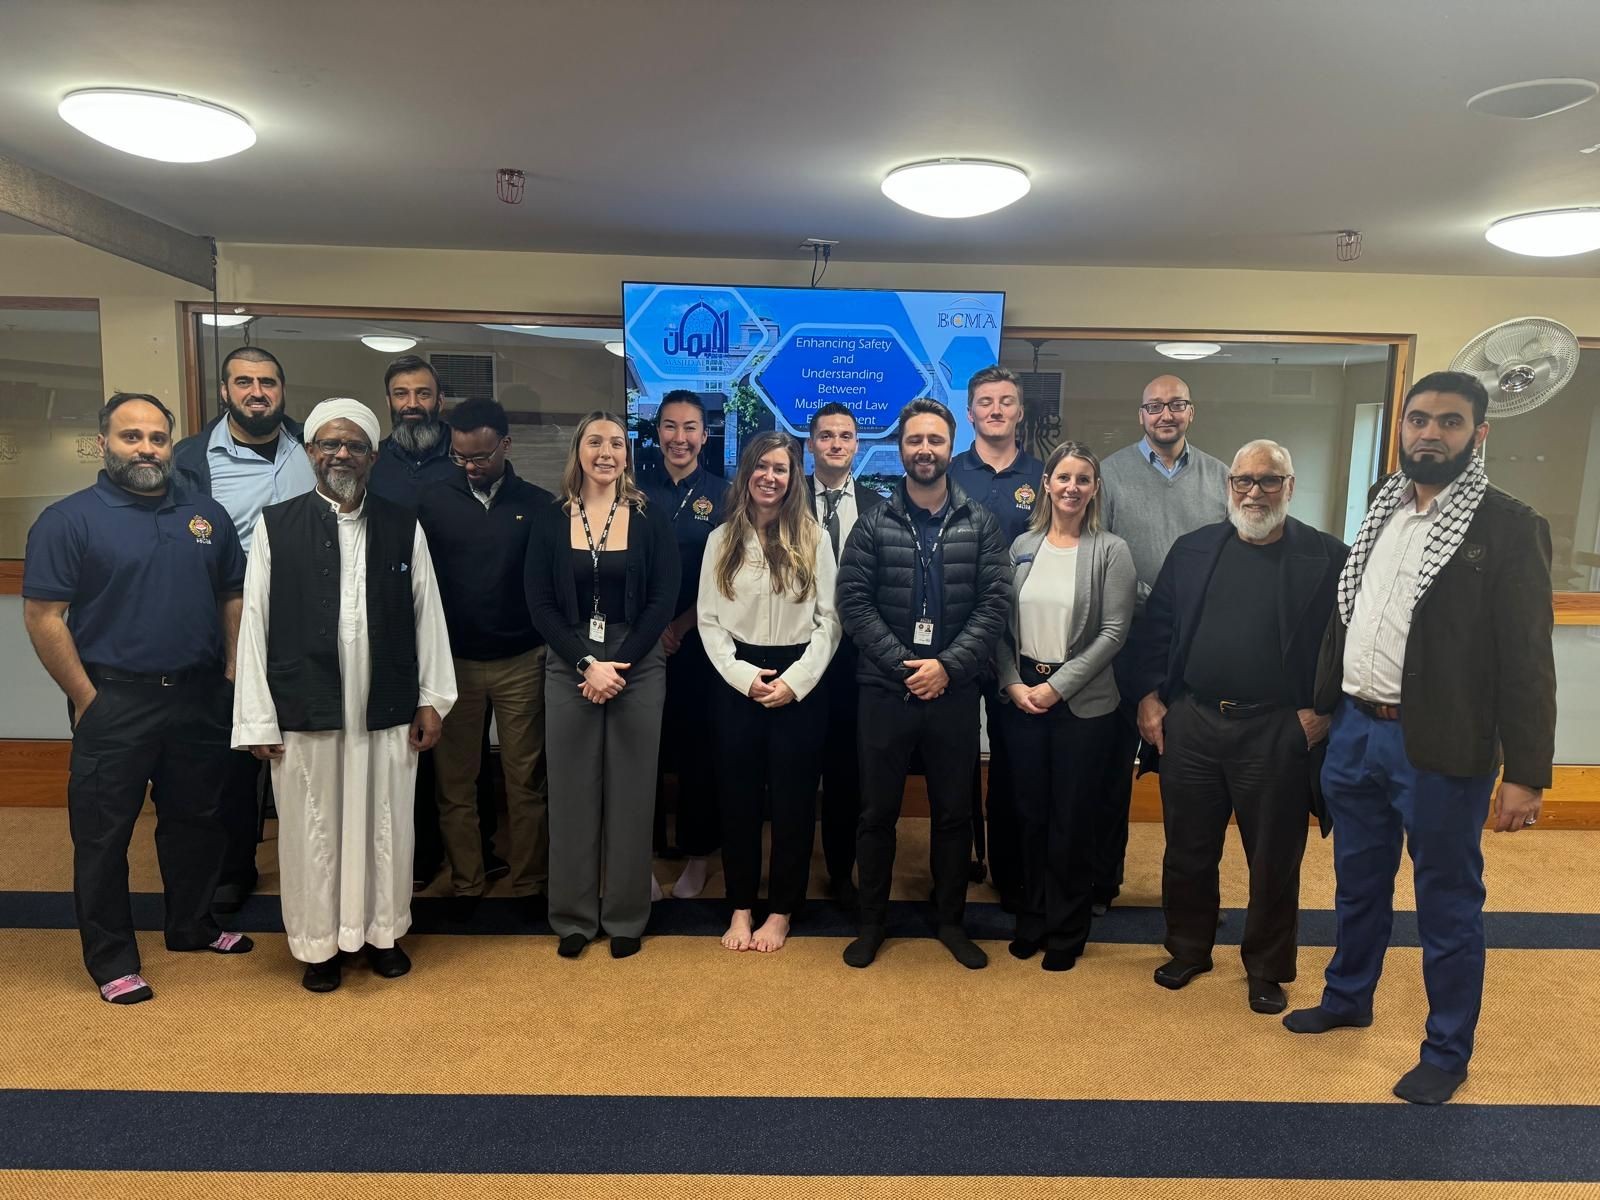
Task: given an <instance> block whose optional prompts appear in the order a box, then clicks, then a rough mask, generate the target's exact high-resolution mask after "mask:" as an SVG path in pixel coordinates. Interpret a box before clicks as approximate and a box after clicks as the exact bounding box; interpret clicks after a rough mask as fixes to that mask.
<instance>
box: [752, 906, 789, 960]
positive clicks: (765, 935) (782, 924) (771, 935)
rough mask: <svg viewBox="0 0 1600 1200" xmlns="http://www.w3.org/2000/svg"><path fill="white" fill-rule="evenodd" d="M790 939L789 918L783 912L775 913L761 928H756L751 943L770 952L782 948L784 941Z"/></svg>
mask: <svg viewBox="0 0 1600 1200" xmlns="http://www.w3.org/2000/svg"><path fill="white" fill-rule="evenodd" d="M788 940H789V918H788V917H786V916H784V915H783V914H782V913H773V914H772V915H771V916H770V917H768V918H767V919H766V920H765V921H763V922H762V923H761V928H760V929H758V930H756V932H755V936H754V937H752V938H751V940H750V945H751V946H752V947H753V948H754V949H757V950H760V951H761V952H762V953H764V954H769V953H771V952H772V951H774V950H782V949H783V943H784V942H786V941H788Z"/></svg>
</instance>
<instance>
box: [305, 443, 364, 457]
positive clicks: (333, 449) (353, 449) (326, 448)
mask: <svg viewBox="0 0 1600 1200" xmlns="http://www.w3.org/2000/svg"><path fill="white" fill-rule="evenodd" d="M311 444H312V445H313V446H315V447H316V448H317V449H318V450H321V451H322V452H323V453H324V454H337V453H339V448H340V447H341V446H343V447H344V448H345V449H346V450H348V451H350V453H351V454H353V455H355V456H356V457H357V458H359V457H361V456H362V455H363V454H370V453H371V452H372V443H371V442H361V441H354V440H352V439H350V438H317V439H316V440H315V441H314V442H312V443H311Z"/></svg>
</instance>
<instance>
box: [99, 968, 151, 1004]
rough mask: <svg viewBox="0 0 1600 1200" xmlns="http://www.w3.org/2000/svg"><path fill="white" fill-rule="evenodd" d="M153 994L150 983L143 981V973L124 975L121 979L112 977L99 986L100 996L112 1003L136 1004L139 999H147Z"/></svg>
mask: <svg viewBox="0 0 1600 1200" xmlns="http://www.w3.org/2000/svg"><path fill="white" fill-rule="evenodd" d="M154 995H155V992H153V991H151V990H150V985H149V984H148V983H146V982H145V981H144V976H143V975H124V976H123V977H122V978H121V979H113V980H112V981H111V982H110V983H107V984H102V985H101V987H100V998H101V999H102V1000H109V1001H110V1002H111V1003H112V1004H138V1003H139V1002H140V1001H141V1000H149V999H150V998H151V997H152V996H154Z"/></svg>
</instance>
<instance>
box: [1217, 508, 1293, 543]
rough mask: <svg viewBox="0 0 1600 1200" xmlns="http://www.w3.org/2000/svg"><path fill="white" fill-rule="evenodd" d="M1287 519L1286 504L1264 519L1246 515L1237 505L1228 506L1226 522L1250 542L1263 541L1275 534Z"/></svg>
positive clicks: (1252, 514)
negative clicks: (1230, 523)
mask: <svg viewBox="0 0 1600 1200" xmlns="http://www.w3.org/2000/svg"><path fill="white" fill-rule="evenodd" d="M1288 519H1289V506H1288V505H1287V504H1286V505H1284V506H1283V507H1281V508H1274V509H1273V510H1272V511H1271V512H1269V513H1268V514H1267V515H1266V516H1264V517H1258V516H1256V515H1255V514H1254V513H1247V512H1245V510H1244V509H1243V508H1241V507H1239V506H1238V505H1237V504H1230V505H1229V506H1228V520H1229V521H1230V522H1232V524H1233V527H1234V528H1235V529H1237V530H1238V531H1239V532H1240V533H1242V534H1244V536H1245V537H1246V538H1248V539H1249V540H1250V541H1252V542H1262V541H1265V540H1266V539H1267V538H1269V537H1271V536H1272V535H1273V534H1275V533H1277V532H1278V530H1279V529H1281V528H1282V527H1283V523H1284V522H1285V521H1287V520H1288Z"/></svg>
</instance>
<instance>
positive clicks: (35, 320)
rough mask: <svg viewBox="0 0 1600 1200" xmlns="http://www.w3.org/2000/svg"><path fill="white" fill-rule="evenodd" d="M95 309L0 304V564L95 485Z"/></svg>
mask: <svg viewBox="0 0 1600 1200" xmlns="http://www.w3.org/2000/svg"><path fill="white" fill-rule="evenodd" d="M103 389H104V384H103V383H102V381H101V372H100V314H99V311H98V309H97V308H95V307H86V306H79V307H74V308H47V307H39V308H32V307H11V306H10V305H9V304H8V302H6V301H3V300H0V559H8V558H9V559H16V558H21V557H22V555H23V551H24V549H25V547H26V546H27V541H28V529H29V528H30V527H31V526H32V525H33V522H34V521H35V520H36V519H37V518H38V516H39V514H40V513H41V512H43V511H44V510H45V509H46V508H47V507H49V505H51V504H53V503H54V502H55V501H57V500H59V499H61V497H63V496H67V495H70V494H71V493H73V492H75V491H78V490H79V489H80V488H84V487H87V486H88V485H89V484H91V483H93V482H94V478H95V473H96V472H97V471H98V470H99V469H100V455H99V452H98V451H97V450H96V449H95V436H96V435H97V434H98V433H99V432H100V427H99V413H100V407H101V405H102V404H104V403H105V392H104V390H103Z"/></svg>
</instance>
